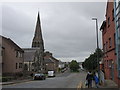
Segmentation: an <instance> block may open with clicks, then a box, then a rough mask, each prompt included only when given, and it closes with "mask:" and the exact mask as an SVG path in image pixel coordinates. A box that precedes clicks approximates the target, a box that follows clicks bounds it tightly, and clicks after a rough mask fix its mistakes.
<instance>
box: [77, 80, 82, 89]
mask: <svg viewBox="0 0 120 90" xmlns="http://www.w3.org/2000/svg"><path fill="white" fill-rule="evenodd" d="M81 88H82V82H81V81H80V82H79V84H78V85H77V90H80V89H81Z"/></svg>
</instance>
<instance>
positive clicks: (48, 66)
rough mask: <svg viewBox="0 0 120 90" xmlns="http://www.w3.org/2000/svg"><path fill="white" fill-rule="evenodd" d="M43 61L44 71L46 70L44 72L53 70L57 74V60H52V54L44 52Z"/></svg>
mask: <svg viewBox="0 0 120 90" xmlns="http://www.w3.org/2000/svg"><path fill="white" fill-rule="evenodd" d="M44 60H45V70H46V72H47V71H48V70H54V71H55V72H58V68H59V67H58V66H59V60H57V59H56V58H54V57H53V56H52V53H50V52H48V51H46V52H45V53H44Z"/></svg>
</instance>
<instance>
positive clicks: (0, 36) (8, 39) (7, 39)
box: [0, 35, 24, 52]
mask: <svg viewBox="0 0 120 90" xmlns="http://www.w3.org/2000/svg"><path fill="white" fill-rule="evenodd" d="M0 38H2V40H3V39H5V40H6V41H8V42H10V43H11V44H12V45H14V46H15V47H16V48H17V50H20V51H22V52H24V51H23V49H22V48H20V47H19V46H18V45H17V44H16V43H15V42H14V41H13V40H11V39H10V38H6V37H4V36H2V35H0Z"/></svg>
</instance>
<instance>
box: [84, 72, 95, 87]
mask: <svg viewBox="0 0 120 90" xmlns="http://www.w3.org/2000/svg"><path fill="white" fill-rule="evenodd" d="M86 80H87V84H88V88H92V80H93V74H92V73H91V71H89V72H88V74H87V76H86Z"/></svg>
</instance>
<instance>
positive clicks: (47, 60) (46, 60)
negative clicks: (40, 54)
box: [44, 59, 54, 63]
mask: <svg viewBox="0 0 120 90" xmlns="http://www.w3.org/2000/svg"><path fill="white" fill-rule="evenodd" d="M44 62H45V63H54V62H53V61H52V60H51V59H44Z"/></svg>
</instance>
